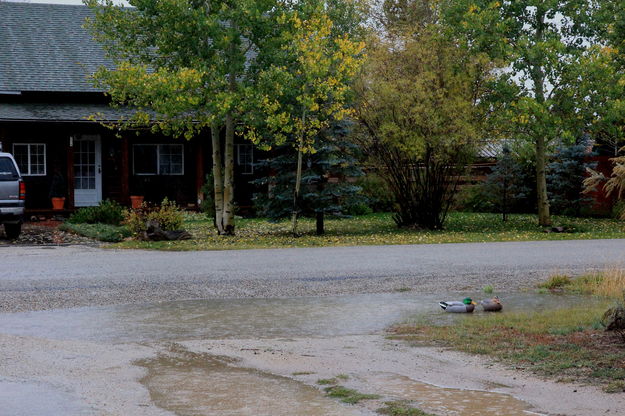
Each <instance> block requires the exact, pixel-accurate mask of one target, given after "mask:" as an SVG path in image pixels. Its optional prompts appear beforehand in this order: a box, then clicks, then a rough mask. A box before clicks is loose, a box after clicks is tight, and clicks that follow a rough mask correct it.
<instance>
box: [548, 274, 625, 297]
mask: <svg viewBox="0 0 625 416" xmlns="http://www.w3.org/2000/svg"><path fill="white" fill-rule="evenodd" d="M539 287H540V288H544V289H549V290H552V291H567V292H573V293H580V294H586V295H595V296H603V297H606V298H611V299H619V300H621V299H623V297H624V296H625V270H624V269H618V268H613V269H608V270H605V271H603V272H599V273H590V274H586V275H583V276H579V277H576V278H571V277H569V276H566V275H562V274H554V275H552V276H551V277H550V278H549V279H548V280H547V281H546V282H545V283H542V284H540V285H539Z"/></svg>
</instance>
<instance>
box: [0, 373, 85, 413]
mask: <svg viewBox="0 0 625 416" xmlns="http://www.w3.org/2000/svg"><path fill="white" fill-rule="evenodd" d="M76 401H77V400H76V398H75V397H73V396H72V395H71V394H69V393H66V392H64V391H62V390H59V389H56V388H54V387H51V386H48V385H45V384H42V383H34V382H30V381H22V380H7V379H2V378H0V414H2V415H11V416H50V415H63V416H86V415H91V414H93V412H92V411H88V410H87V409H85V408H84V407H81V406H79V405H78V404H77V403H76Z"/></svg>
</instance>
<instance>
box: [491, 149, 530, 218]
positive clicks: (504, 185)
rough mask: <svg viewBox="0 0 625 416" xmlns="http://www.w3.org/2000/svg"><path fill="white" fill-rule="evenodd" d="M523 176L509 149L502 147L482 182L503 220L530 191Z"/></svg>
mask: <svg viewBox="0 0 625 416" xmlns="http://www.w3.org/2000/svg"><path fill="white" fill-rule="evenodd" d="M525 176H526V175H525V172H524V170H523V166H522V165H521V164H520V163H519V162H518V161H517V160H516V159H515V158H514V156H513V155H512V152H511V151H510V149H509V148H507V147H504V148H503V152H502V155H501V156H500V157H499V159H498V160H497V164H496V165H495V166H494V167H493V170H492V172H491V173H490V174H489V175H488V176H487V178H486V183H485V184H484V188H485V190H486V193H487V195H488V196H489V198H490V199H491V200H492V202H493V203H494V205H495V207H497V210H498V211H499V212H501V215H502V220H503V221H507V219H508V214H509V213H510V212H511V211H512V210H513V209H514V207H515V206H516V205H517V204H518V202H519V201H520V200H522V199H525V198H527V196H528V194H529V193H530V191H531V190H530V188H529V187H528V186H527V184H526V181H524V177H525Z"/></svg>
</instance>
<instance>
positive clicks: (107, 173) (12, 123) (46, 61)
mask: <svg viewBox="0 0 625 416" xmlns="http://www.w3.org/2000/svg"><path fill="white" fill-rule="evenodd" d="M90 14H91V11H90V10H89V9H88V8H87V7H85V6H74V5H55V4H29V3H11V2H0V22H1V23H0V142H1V143H2V146H3V148H4V150H5V151H8V152H11V153H13V155H14V156H15V158H16V160H17V161H18V164H19V166H20V170H21V171H22V174H23V176H24V181H25V183H26V188H27V201H26V208H27V210H28V211H30V212H31V213H37V212H45V211H48V210H50V208H51V203H50V196H52V194H55V193H59V192H62V193H63V194H64V196H65V197H66V201H65V208H66V211H71V210H73V209H74V208H75V207H83V206H91V205H97V204H98V203H99V202H100V201H101V200H103V199H113V200H116V201H118V202H120V203H122V204H124V205H127V204H128V203H129V200H130V196H131V195H143V196H144V197H145V200H146V201H150V202H159V201H161V200H162V199H163V198H164V197H168V198H169V199H170V200H174V201H176V202H177V203H178V204H179V205H181V206H185V207H197V206H198V204H199V202H200V200H201V199H202V193H201V189H200V188H201V187H202V185H203V184H204V181H205V177H206V173H207V172H209V171H210V166H211V151H210V135H209V132H207V133H206V134H202V135H200V136H198V137H195V138H193V139H192V140H189V141H187V140H183V139H173V138H170V137H165V136H161V135H155V134H151V133H149V132H147V131H121V132H114V131H111V130H110V129H107V128H105V127H103V126H102V125H100V124H98V123H96V122H93V121H89V120H88V117H89V116H90V115H92V114H96V113H101V114H102V115H103V118H104V119H105V120H108V121H116V120H119V119H120V117H123V116H124V115H127V114H128V111H129V110H128V109H123V108H122V109H113V108H111V107H109V106H108V100H107V97H106V96H105V95H104V93H103V91H101V90H98V89H96V88H94V87H93V86H92V85H91V84H90V82H89V79H88V78H89V75H90V74H92V73H93V72H95V70H96V69H97V68H98V67H100V66H101V65H106V66H109V67H111V66H112V64H111V62H110V61H108V60H107V58H106V57H105V54H104V51H103V50H102V48H101V47H100V46H99V45H98V44H97V43H96V42H95V41H94V40H92V39H91V36H90V34H89V33H88V31H87V30H85V29H84V28H82V25H83V23H84V20H85V18H86V17H88V16H89V15H90ZM118 136H121V137H118ZM254 150H255V149H254V148H253V146H252V145H251V144H249V143H237V144H236V153H235V163H236V165H237V166H236V167H235V172H236V173H235V201H236V202H237V203H238V205H240V206H245V205H250V201H251V191H252V190H251V185H250V184H249V182H250V180H251V179H252V176H253V173H254V164H253V163H254Z"/></svg>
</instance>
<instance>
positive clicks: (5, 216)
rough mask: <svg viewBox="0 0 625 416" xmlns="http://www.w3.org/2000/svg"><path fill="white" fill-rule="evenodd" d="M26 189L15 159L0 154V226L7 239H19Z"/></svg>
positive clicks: (8, 155)
mask: <svg viewBox="0 0 625 416" xmlns="http://www.w3.org/2000/svg"><path fill="white" fill-rule="evenodd" d="M25 199H26V187H25V186H24V181H23V180H22V176H21V175H20V170H19V168H18V167H17V163H15V159H13V156H11V154H10V153H2V152H0V224H4V231H5V233H6V235H7V237H8V238H10V239H15V238H17V237H19V235H20V232H21V231H22V222H23V221H24V200H25Z"/></svg>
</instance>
